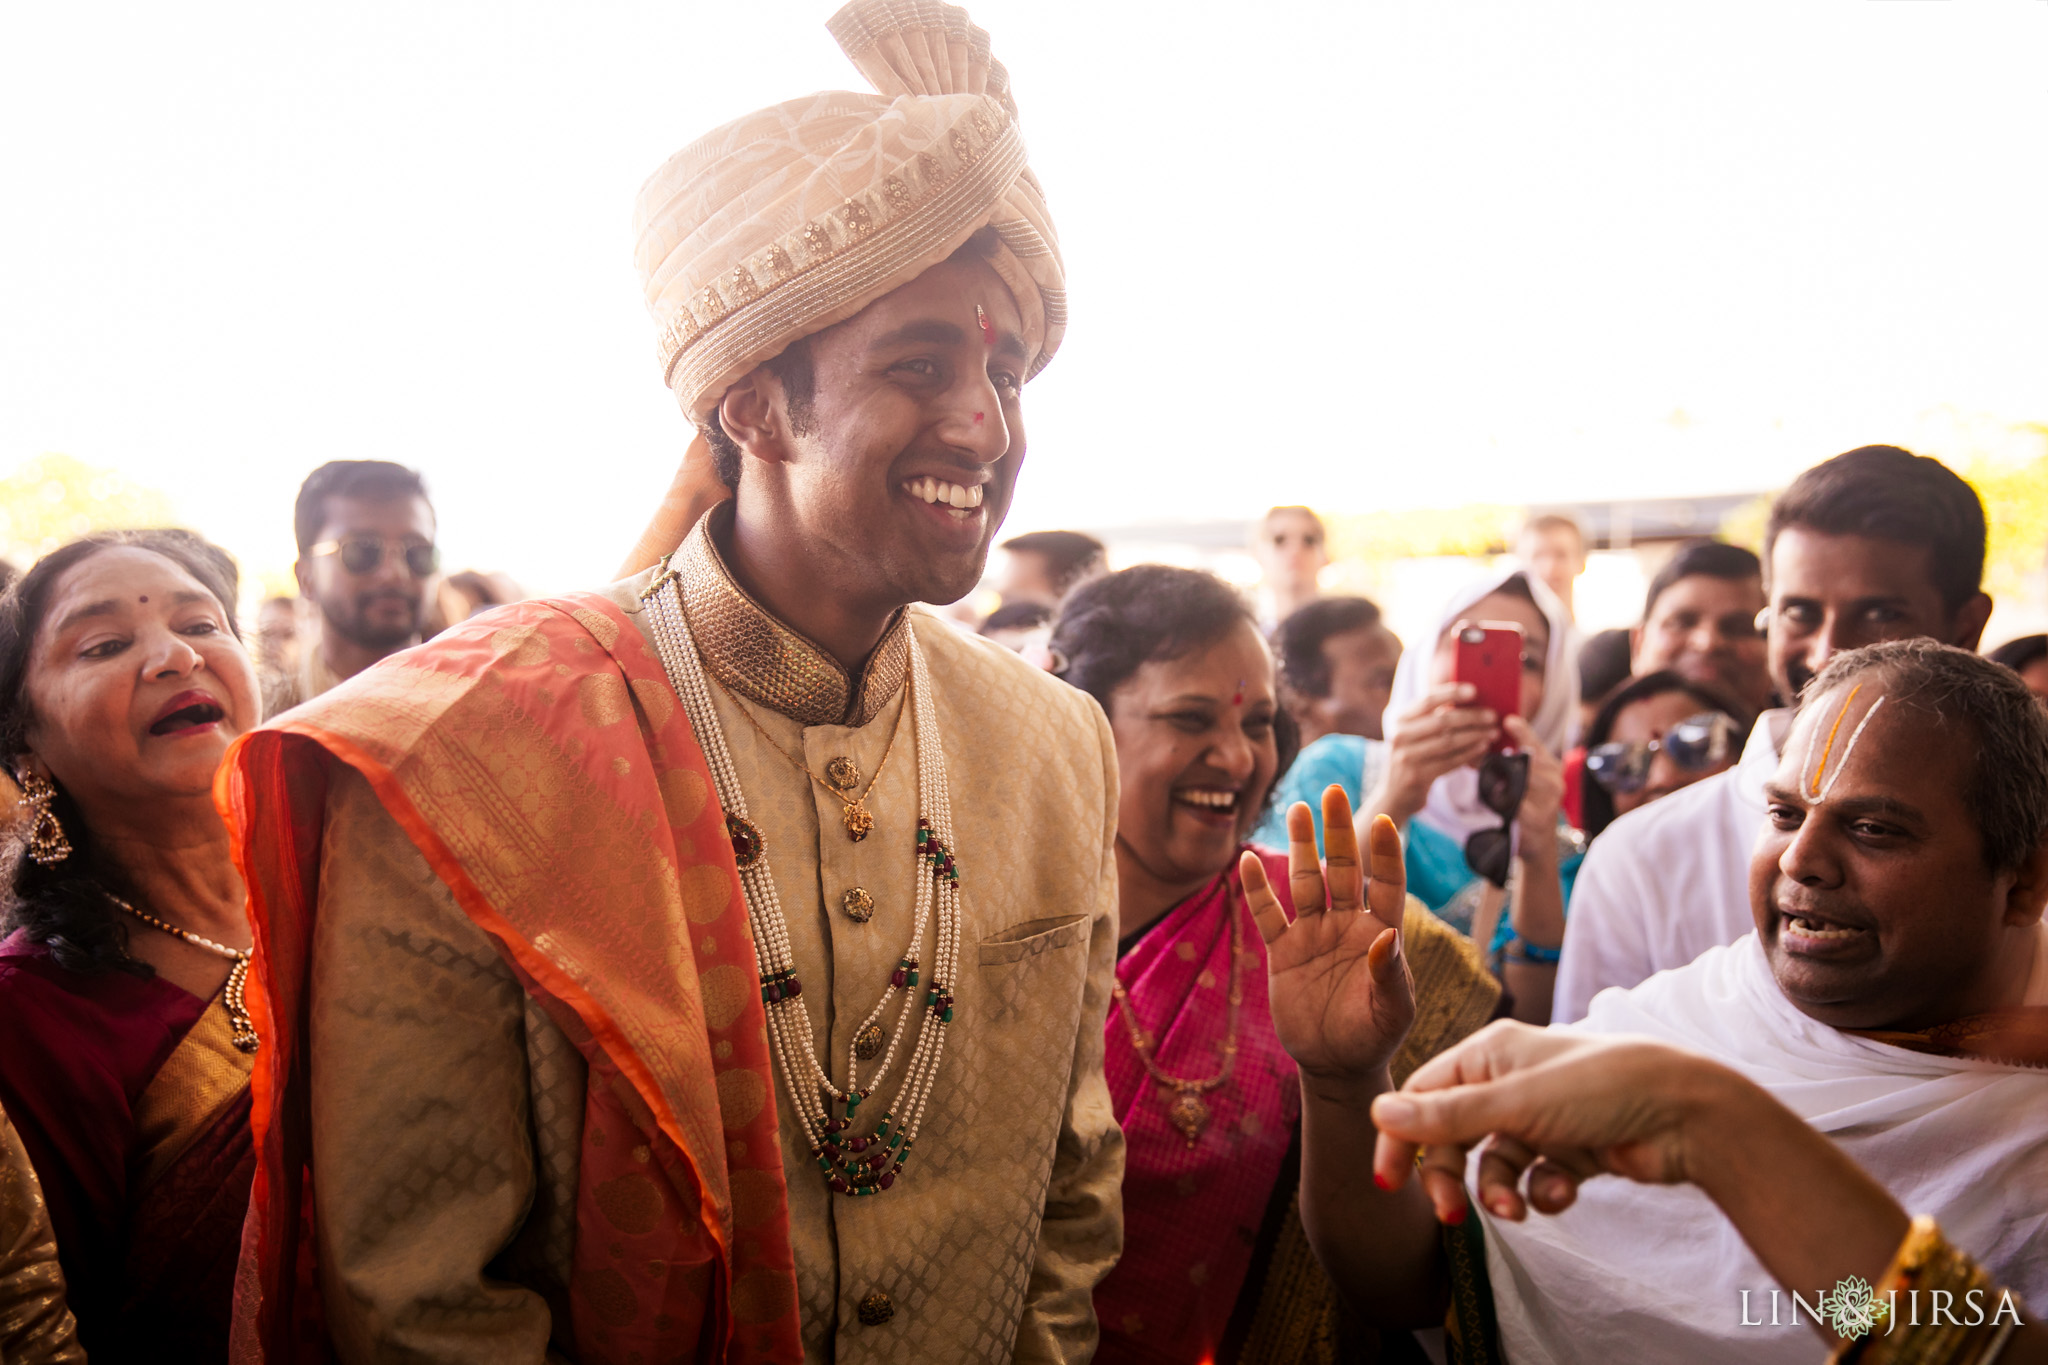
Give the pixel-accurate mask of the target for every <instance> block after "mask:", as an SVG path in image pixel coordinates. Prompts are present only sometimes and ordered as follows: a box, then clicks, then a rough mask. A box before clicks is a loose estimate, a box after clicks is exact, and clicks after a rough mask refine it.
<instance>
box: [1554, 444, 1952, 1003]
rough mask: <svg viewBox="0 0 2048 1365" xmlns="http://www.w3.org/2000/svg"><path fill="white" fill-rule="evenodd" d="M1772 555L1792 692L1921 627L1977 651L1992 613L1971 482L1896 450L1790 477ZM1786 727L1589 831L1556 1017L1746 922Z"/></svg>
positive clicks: (1757, 736) (1684, 958)
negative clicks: (1828, 667) (1722, 768)
mask: <svg viewBox="0 0 2048 1365" xmlns="http://www.w3.org/2000/svg"><path fill="white" fill-rule="evenodd" d="M1765 563H1766V565H1767V567H1768V569H1769V571H1770V605H1769V606H1768V607H1766V608H1765V615H1766V621H1765V635H1766V641H1767V646H1768V655H1769V663H1770V670H1771V681H1772V683H1773V685H1774V686H1775V687H1776V688H1777V690H1778V694H1779V695H1780V696H1783V697H1788V698H1796V697H1797V696H1798V695H1799V690H1800V689H1801V688H1802V687H1804V686H1805V685H1806V683H1807V681H1808V680H1809V679H1811V678H1812V677H1813V676H1814V674H1815V673H1817V672H1819V671H1820V668H1821V666H1822V665H1823V664H1825V663H1826V662H1827V661H1828V659H1829V658H1830V657H1832V656H1833V655H1835V654H1837V653H1839V652H1841V651H1842V650H1845V649H1854V648H1856V647H1858V646H1860V645H1867V644H1873V643H1875V642H1877V641H1880V640H1900V639H1910V638H1913V637H1915V636H1928V637H1931V638H1933V639H1936V640H1939V641H1941V642H1943V643H1945V644H1952V645H1958V646H1961V647H1962V648H1964V649H1975V648H1976V647H1977V641H1978V637H1979V636H1980V635H1982V634H1983V631H1984V622H1985V621H1986V620H1987V619H1988V618H1989V617H1990V615H1991V599H1990V598H1989V597H1988V596H1986V595H1985V594H1984V592H1983V591H1982V590H1981V588H1980V586H1979V584H1980V582H1981V580H1982V578H1983V572H1984V506H1983V503H1982V502H1981V501H1980V500H1979V499H1978V497H1977V493H1976V490H1974V489H1972V488H1971V487H1970V485H1969V484H1967V483H1965V482H1964V481H1963V480H1962V479H1961V478H1960V477H1958V476H1957V475H1956V474H1955V473H1954V472H1952V471H1951V470H1949V469H1948V468H1947V467H1946V466H1945V465H1943V464H1942V463H1941V462H1940V461H1938V460H1934V459H1930V458H1928V457H1926V456H1921V455H1913V454H1910V453H1909V452H1907V451H1904V450H1900V449H1898V448H1897V447H1895V446H1863V447H1860V448H1859V449H1856V450H1852V451H1849V452H1848V453H1846V454H1843V455H1837V456H1836V457H1835V458H1834V459H1832V460H1828V461H1826V462H1824V463H1822V464H1818V465H1815V466H1814V467H1813V468H1811V469H1809V470H1807V471H1806V472H1805V473H1803V474H1801V475H1800V476H1799V477H1798V479H1796V480H1794V481H1793V484H1792V486H1791V487H1790V488H1788V489H1786V490H1785V492H1784V493H1782V494H1780V495H1779V497H1778V499H1777V501H1776V502H1775V503H1773V504H1772V507H1771V519H1770V526H1769V529H1768V531H1767V532H1766V533H1765ZM1790 728H1791V712H1790V711H1789V710H1783V711H1767V712H1765V713H1764V714H1763V716H1762V717H1760V718H1759V719H1758V721H1757V725H1756V729H1755V730H1754V731H1753V732H1752V733H1751V735H1750V739H1749V745H1748V747H1747V748H1745V749H1744V751H1743V755H1742V761H1741V762H1740V763H1738V764H1737V765H1736V766H1735V767H1733V768H1731V769H1729V770H1728V771H1727V772H1725V773H1721V774H1719V775H1718V776H1715V777H1710V778H1708V779H1707V780H1706V781H1704V782H1696V783H1694V784H1693V785H1692V786H1690V787H1687V788H1685V789H1684V790H1683V791H1679V792H1675V793H1673V794H1672V795H1671V796H1668V797H1666V798H1665V799H1663V800H1662V801H1658V802H1656V803H1654V804H1652V805H1648V806H1644V807H1642V808H1641V809H1640V810H1636V811H1631V812H1630V813H1629V814H1627V815H1624V816H1622V817H1621V818H1620V819H1618V820H1616V821H1615V822H1614V823H1613V824H1612V825H1610V826H1608V828H1607V830H1606V831H1605V832H1604V833H1603V834H1602V835H1601V836H1600V837H1599V839H1597V840H1595V841H1594V843H1593V846H1592V847H1591V848H1590V849H1589V850H1587V853H1586V860H1585V862H1584V863H1583V864H1582V865H1581V866H1580V868H1579V875H1578V881H1577V883H1576V885H1575V886H1574V887H1573V889H1572V899H1571V904H1570V906H1569V912H1570V920H1569V923H1568V925H1567V927H1566V932H1565V938H1564V957H1563V961H1562V963H1561V964H1560V965H1559V967H1558V974H1557V992H1556V1001H1555V1004H1554V1006H1553V1008H1552V1014H1551V1022H1553V1023H1571V1022H1573V1021H1575V1020H1578V1019H1580V1018H1583V1017H1584V1015H1585V1013H1586V1007H1587V1006H1588V1005H1589V1004H1590V1003H1591V1001H1592V999H1593V997H1594V996H1595V995H1597V994H1598V993H1599V992H1601V991H1603V990H1605V989H1606V988H1607V987H1609V986H1621V987H1629V986H1634V985H1636V984H1638V983H1639V982H1642V981H1644V980H1646V979H1648V978H1649V977H1651V976H1653V975H1655V974H1656V973H1658V972H1661V971H1663V970H1665V969H1666V968H1670V967H1682V966H1684V965H1685V964H1686V963H1688V962H1690V961H1692V960H1693V959H1694V958H1696V957H1698V956H1699V955H1700V954H1701V953H1703V952H1705V951H1706V950H1707V949H1709V948H1712V947H1715V946H1717V945H1720V944H1724V943H1733V942H1734V941H1735V940H1736V939H1738V938H1740V937H1742V935H1744V934H1746V933H1748V932H1749V931H1750V929H1751V928H1752V927H1753V926H1752V924H1751V920H1750V913H1749V895H1748V878H1749V857H1750V849H1751V847H1752V845H1754V844H1755V842H1756V837H1757V834H1758V832H1759V831H1760V830H1761V829H1762V828H1763V824H1764V783H1765V782H1766V781H1767V780H1768V779H1769V777H1770V775H1771V774H1772V772H1774V771H1775V770H1776V768H1777V765H1778V756H1779V746H1780V745H1781V744H1783V742H1784V737H1785V733H1786V731H1787V730H1789V729H1790Z"/></svg>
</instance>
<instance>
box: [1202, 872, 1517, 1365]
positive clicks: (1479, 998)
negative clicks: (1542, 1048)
mask: <svg viewBox="0 0 2048 1365" xmlns="http://www.w3.org/2000/svg"><path fill="white" fill-rule="evenodd" d="M1401 938H1402V950H1403V952H1404V953H1405V955H1406V956H1407V959H1408V972H1409V975H1410V977H1412V978H1413V980H1414V985H1415V1024H1414V1026H1413V1027H1412V1028H1410V1029H1409V1031H1408V1038H1407V1041H1405V1042H1403V1043H1402V1044H1401V1050H1400V1051H1399V1052H1397V1053H1396V1054H1394V1061H1393V1065H1392V1067H1391V1071H1392V1073H1393V1081H1394V1084H1395V1086H1396V1087H1399V1086H1400V1085H1401V1084H1402V1083H1403V1082H1404V1081H1406V1080H1407V1079H1408V1077H1409V1076H1411V1075H1413V1074H1414V1072H1415V1068H1417V1067H1418V1066H1421V1065H1422V1064H1423V1063H1424V1062H1426V1061H1428V1060H1429V1059H1430V1058H1431V1057H1434V1056H1436V1055H1437V1054H1438V1053H1439V1052H1442V1051H1443V1050H1444V1049H1446V1048H1448V1047H1451V1046H1453V1045H1455V1044H1457V1043H1459V1042H1461V1041H1463V1040H1464V1039H1466V1038H1468V1037H1470V1036H1471V1035H1472V1034H1474V1033H1476V1032H1478V1031H1479V1029H1480V1028H1481V1027H1483V1026H1484V1025H1485V1024H1486V1021H1487V1020H1488V1019H1490V1018H1492V1017H1493V1010H1494V1006H1495V1005H1496V1004H1498V1003H1499V1001H1500V983H1499V982H1497V981H1495V980H1494V979H1493V977H1492V975H1491V974H1489V973H1488V972H1487V970H1486V966H1485V963H1484V962H1483V961H1482V960H1481V958H1480V955H1479V950H1478V949H1477V948H1475V947H1474V946H1473V945H1472V942H1471V940H1469V939H1467V938H1466V937H1465V936H1464V935H1463V934H1461V933H1459V932H1458V931H1457V930H1456V929H1453V928H1452V927H1451V926H1450V925H1448V924H1446V923H1444V922H1443V921H1442V920H1440V919H1438V918H1437V917H1436V916H1435V915H1433V914H1431V913H1430V912H1429V910H1428V908H1427V907H1425V906H1424V905H1423V904H1422V902H1421V901H1419V900H1417V899H1416V898H1415V897H1413V896H1410V897H1409V898H1408V908H1407V911H1406V912H1405V913H1404V914H1403V916H1402V919H1401ZM1445 1235H1446V1242H1447V1250H1450V1252H1451V1256H1452V1267H1453V1274H1454V1277H1455V1274H1456V1270H1457V1266H1458V1264H1459V1254H1458V1249H1457V1248H1452V1247H1449V1246H1448V1243H1449V1242H1450V1241H1451V1239H1453V1238H1455V1237H1456V1236H1457V1230H1456V1229H1446V1230H1445ZM1483 1263H1484V1262H1483V1260H1482V1264H1483ZM1459 1312H1460V1307H1459V1305H1458V1304H1456V1303H1454V1304H1453V1307H1452V1313H1453V1316H1454V1321H1453V1322H1452V1323H1451V1324H1450V1326H1451V1329H1452V1332H1453V1335H1454V1337H1455V1336H1457V1335H1458V1334H1459V1332H1460V1329H1461V1326H1462V1324H1460V1323H1458V1322H1456V1321H1455V1318H1456V1315H1458V1314H1459ZM1476 1323H1477V1319H1476V1317H1475V1318H1474V1325H1475V1326H1476ZM1464 1330H1466V1331H1467V1332H1469V1331H1470V1329H1469V1328H1466V1329H1464ZM1356 1334H1357V1329H1355V1328H1353V1329H1352V1330H1350V1331H1347V1330H1346V1324H1344V1323H1343V1321H1342V1319H1341V1315H1340V1310H1339V1302H1338V1296H1337V1291H1336V1287H1335V1286H1333V1285H1332V1284H1331V1283H1330V1280H1329V1277H1328V1276H1327V1275H1325V1274H1324V1273H1323V1268H1322V1266H1321V1265H1319V1264H1318V1263H1317V1261H1316V1257H1315V1252H1314V1251H1313V1250H1311V1249H1310V1247H1309V1243H1308V1234H1307V1232H1306V1231H1304V1230H1303V1228H1302V1224H1301V1196H1300V1193H1299V1192H1298V1191H1297V1192H1296V1194H1295V1197H1294V1201H1293V1203H1292V1205H1291V1206H1290V1207H1289V1208H1288V1210H1287V1219H1286V1221H1285V1223H1284V1224H1282V1226H1281V1229H1280V1237H1279V1240H1278V1242H1277V1243H1276V1244H1275V1245H1274V1247H1273V1256H1272V1260H1271V1262H1270V1263H1269V1265H1268V1267H1267V1270H1266V1278H1265V1282H1264V1284H1263V1285H1262V1286H1261V1287H1260V1291H1259V1302H1258V1308H1257V1309H1256V1310H1255V1314H1254V1316H1253V1318H1252V1325H1251V1331H1250V1333H1249V1334H1248V1336H1247V1337H1246V1339H1245V1343H1244V1346H1243V1348H1242V1349H1241V1350H1240V1351H1239V1352H1238V1356H1237V1365H1338V1362H1340V1361H1341V1360H1342V1359H1343V1358H1344V1357H1343V1356H1342V1355H1341V1354H1340V1352H1341V1350H1342V1349H1343V1343H1344V1341H1345V1339H1346V1338H1347V1337H1349V1336H1355V1335H1356ZM1463 1358H1464V1359H1466V1360H1473V1361H1477V1360H1483V1359H1485V1358H1486V1357H1483V1356H1472V1355H1467V1356H1465V1357H1463Z"/></svg>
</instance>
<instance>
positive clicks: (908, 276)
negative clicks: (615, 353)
mask: <svg viewBox="0 0 2048 1365" xmlns="http://www.w3.org/2000/svg"><path fill="white" fill-rule="evenodd" d="M827 27H828V28H829V29H830V31H831V33H832V36H833V37H834V38H835V39H837V40H838V43H839V46H840V47H841V49H843V50H844V51H845V53H846V55H847V56H848V57H850V58H851V59H852V60H853V64H854V65H855V66H856V67H857V68H859V70H860V73H861V74H862V75H863V76H865V77H867V79H868V80H869V81H870V82H871V83H872V84H873V85H874V87H875V91H876V93H874V94H872V95H865V94H855V93H851V92H847V91H827V92H824V93H821V94H816V95H810V96H807V97H805V98H803V99H797V100H790V101H788V102H787V103H784V104H778V105H774V106H772V107H770V108H767V109H762V110H759V111H757V112H755V113H752V114H748V115H747V116H746V117H744V118H740V119H736V120H734V121H733V122H731V123H728V124H726V125H725V126H724V127H722V128H718V129H715V130H713V131H712V132H710V133H707V134H705V135H704V136H703V137H701V138H699V139H698V140H697V141H695V142H693V143H691V144H690V145H689V146H688V147H685V148H684V149H683V150H682V151H680V152H677V153H676V154H675V155H674V156H672V157H670V158H669V159H668V161H667V162H666V163H665V164H664V165H663V166H662V167H661V169H660V170H658V171H656V172H655V173H654V175H653V176H652V177H651V178H649V180H648V181H647V183H646V184H645V185H643V186H642V187H641V189H640V196H639V200H638V203H637V204H636V206H635V210H634V240H635V246H634V259H635V264H636V265H637V266H638V268H639V272H640V280H641V285H642V288H643V289H644V290H645V292H646V295H647V306H648V309H649V311H650V312H652V313H653V314H654V319H655V322H656V323H657V325H658V326H659V327H660V329H661V331H660V339H659V342H658V344H657V347H656V354H657V357H658V359H659V360H660V363H661V372H662V378H663V379H664V381H665V382H666V383H667V384H668V386H669V388H670V389H671V390H673V391H674V393H675V395H676V399H677V401H678V402H680V403H681V404H682V406H683V410H684V411H685V412H687V413H688V414H689V415H690V417H691V418H692V419H693V420H694V421H697V422H699V423H701V422H703V421H704V419H705V418H706V417H707V416H708V415H709V414H710V413H711V412H712V411H713V410H715V409H716V408H717V406H718V403H719V400H720V399H721V398H722V397H724V395H725V391H726V389H728V388H729V387H731V385H732V384H733V383H734V381H736V380H738V379H739V378H740V377H741V376H743V375H745V374H746V373H747V372H748V371H750V370H752V369H754V368H755V367H756V366H758V365H760V364H761V363H762V362H763V361H766V360H770V359H773V358H774V357H775V356H777V355H779V354H781V353H782V351H783V350H785V349H786V348H787V347H788V346H789V345H790V344H791V343H793V342H796V341H799V340H801V339H802V338H804V337H807V336H809V335H811V334H812V333H814V332H820V331H823V330H824V329H825V328H827V327H830V326H832V325H833V324H834V323H838V322H844V321H845V320H846V319H847V318H850V317H852V316H853V315H854V314H855V313H858V312H859V311H860V310H861V309H863V308H865V307H867V305H868V304H870V303H873V302H874V301H875V300H876V299H878V298H880V297H882V296H883V295H884V294H887V293H889V292H890V291H891V290H893V289H897V288H899V287H901V286H902V285H905V284H908V283H909V282H910V281H911V280H913V279H916V278H917V277H918V276H919V275H920V274H922V273H924V272H925V271H926V270H928V269H930V268H931V267H932V266H934V265H937V264H938V263H939V262H941V261H943V260H945V259H946V257H948V256H950V255H951V254H952V253H953V252H954V250H955V249H957V248H958V247H960V246H961V245H962V244H963V243H965V242H966V240H967V239H968V238H969V237H971V236H972V235H973V234H974V233H976V232H977V231H979V230H980V229H981V228H983V227H992V228H994V229H995V232H996V236H997V237H998V238H999V239H1000V243H1001V244H1000V246H999V247H998V248H997V250H996V252H995V254H994V256H993V257H991V258H990V261H989V264H990V265H991V266H992V267H993V268H994V270H995V271H996V273H997V274H998V275H999V276H1000V277H1001V278H1002V280H1003V282H1004V283H1005V284H1006V285H1008V287H1009V289H1010V292H1011V294H1012V295H1014V296H1015V298H1016V302H1017V310H1018V313H1019V315H1020V316H1021V317H1022V318H1023V320H1024V342H1025V344H1026V345H1027V346H1028V347H1030V349H1031V352H1032V356H1031V360H1030V363H1029V366H1028V368H1027V370H1026V377H1027V378H1028V377H1029V376H1031V375H1035V374H1037V373H1038V371H1039V370H1041V369H1043V368H1044V367H1045V365H1046V363H1047V362H1048V361H1050V360H1051V359H1052V355H1053V352H1054V351H1055V350H1057V349H1058V347H1059V344H1060V338H1061V336H1062V334H1063V333H1064V332H1065V331H1066V324H1067V300H1066V289H1065V278H1064V275H1063V273H1062V269H1061V265H1060V256H1059V245H1058V238H1057V237H1056V235H1055V234H1054V231H1053V225H1052V219H1051V218H1050V216H1048V214H1047V213H1046V208H1045V196H1044V194H1043V192H1042V191H1041V190H1040V188H1039V184H1038V180H1037V178H1036V177H1035V176H1033V175H1032V174H1031V170H1030V168H1029V167H1028V166H1027V165H1026V164H1025V160H1024V139H1023V137H1022V135H1021V134H1020V133H1019V132H1018V129H1017V106H1016V102H1015V101H1014V100H1013V99H1012V98H1011V96H1010V80H1009V73H1008V72H1006V71H1005V70H1004V69H1003V65H1002V63H1001V62H998V61H995V60H994V59H993V58H992V57H991V56H990V54H989V39H988V34H986V33H985V32H983V31H982V30H981V29H979V28H976V27H974V25H973V24H972V23H970V22H969V21H968V17H967V12H966V11H965V10H963V9H960V8H959V7H958V6H955V5H947V4H939V3H935V0H854V3H852V4H850V5H848V6H847V7H846V8H844V9H842V10H840V11H839V13H837V14H835V15H834V16H832V18H831V20H830V21H829V22H828V24H827ZM708 463H709V462H708V453H707V452H705V451H704V450H703V449H702V448H701V441H700V442H699V443H698V445H697V446H693V447H692V458H691V459H690V460H688V461H686V462H685V467H684V475H683V477H681V478H679V479H678V484H677V488H676V489H673V490H671V493H670V497H669V500H668V502H667V503H665V504H664V506H663V510H662V512H661V513H660V514H657V516H656V520H655V525H653V526H650V527H649V528H648V531H647V534H646V535H645V536H643V537H642V542H641V545H640V546H639V547H636V549H635V552H634V555H633V557H632V559H633V560H638V561H639V562H638V563H634V562H632V560H629V562H628V564H627V566H626V567H627V569H628V570H629V571H631V570H637V569H639V568H643V567H645V566H646V565H647V564H650V563H652V562H653V561H654V559H655V558H658V557H659V556H660V555H661V554H663V553H666V552H667V551H668V550H672V549H674V548H675V546H676V545H677V544H679V543H680V542H681V539H682V534H683V533H684V532H686V531H687V530H688V528H689V522H692V521H694V520H695V518H694V516H689V518H688V521H685V522H684V523H683V524H682V525H681V526H680V527H679V528H678V527H676V526H674V525H672V524H671V523H674V522H676V521H677V520H679V519H681V518H682V517H683V516H684V515H686V513H687V512H688V511H689V510H690V507H689V506H671V504H677V503H679V502H680V503H682V504H694V503H695V502H698V501H701V497H695V496H692V495H690V494H689V493H688V492H687V491H686V490H685V489H684V485H685V483H686V482H688V481H689V476H690V474H691V466H692V465H697V466H700V467H701V469H700V478H699V479H698V482H700V483H701V481H702V479H701V473H702V472H708ZM679 495H680V496H679ZM696 510H701V508H696ZM671 531H673V532H674V534H673V535H671V534H670V532H671ZM650 550H651V551H652V553H649V551H650Z"/></svg>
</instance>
